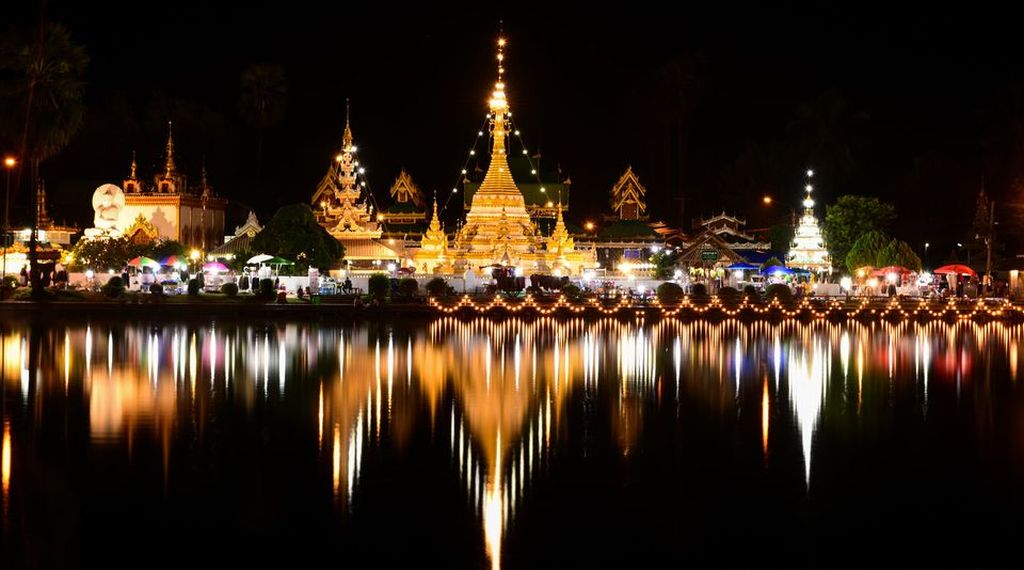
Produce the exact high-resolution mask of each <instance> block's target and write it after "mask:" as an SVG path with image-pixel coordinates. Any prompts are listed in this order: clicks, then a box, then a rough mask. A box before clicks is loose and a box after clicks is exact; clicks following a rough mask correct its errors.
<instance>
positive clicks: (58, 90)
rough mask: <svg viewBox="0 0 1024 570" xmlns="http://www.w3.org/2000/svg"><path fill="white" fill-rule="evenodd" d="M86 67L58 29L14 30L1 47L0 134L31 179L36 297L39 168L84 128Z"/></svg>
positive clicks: (80, 51)
mask: <svg viewBox="0 0 1024 570" xmlns="http://www.w3.org/2000/svg"><path fill="white" fill-rule="evenodd" d="M88 62H89V57H88V55H87V54H86V52H85V48H83V47H82V46H80V45H78V44H76V43H74V41H72V39H71V34H70V32H68V30H67V29H66V28H64V27H63V26H61V25H59V24H45V23H41V24H40V26H39V28H38V30H35V32H34V33H33V34H29V33H28V32H25V31H23V30H20V31H19V30H16V31H13V32H11V33H9V34H8V35H7V36H6V37H5V38H4V39H3V41H2V42H0V85H2V86H3V87H2V88H0V110H2V111H0V130H2V131H3V132H4V134H5V135H6V136H8V137H9V138H10V139H11V140H17V141H19V145H18V146H19V154H20V155H21V157H22V158H23V161H24V162H25V163H26V164H27V165H28V166H29V168H30V174H31V184H32V192H33V194H32V197H31V200H32V202H31V203H32V212H33V215H32V232H31V236H30V238H29V263H30V266H31V269H32V292H33V295H34V296H38V295H39V294H40V293H41V289H42V283H41V282H40V281H39V276H38V264H37V255H36V241H37V240H36V234H37V232H38V228H37V227H36V222H37V220H36V215H35V204H36V198H35V192H37V191H38V188H39V166H40V165H41V164H42V163H43V162H44V161H46V160H47V159H49V158H51V157H53V156H54V155H56V154H57V153H59V152H60V151H61V150H62V149H63V148H64V147H65V146H67V144H68V143H69V142H70V141H71V138H72V137H73V136H74V135H75V133H76V132H77V131H78V129H79V127H80V126H81V124H82V117H83V115H84V104H83V101H82V98H83V95H84V93H85V85H84V83H83V81H82V75H83V74H84V72H85V68H86V66H87V65H88ZM19 172H20V171H19ZM19 178H20V174H19Z"/></svg>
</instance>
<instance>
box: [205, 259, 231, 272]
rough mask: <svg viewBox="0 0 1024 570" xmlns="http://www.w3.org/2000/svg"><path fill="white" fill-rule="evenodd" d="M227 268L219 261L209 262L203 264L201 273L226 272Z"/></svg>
mask: <svg viewBox="0 0 1024 570" xmlns="http://www.w3.org/2000/svg"><path fill="white" fill-rule="evenodd" d="M227 270H228V266H227V265H224V264H223V263H221V262H219V261H211V262H210V263H204V264H203V271H227Z"/></svg>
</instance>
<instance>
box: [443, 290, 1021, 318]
mask: <svg viewBox="0 0 1024 570" xmlns="http://www.w3.org/2000/svg"><path fill="white" fill-rule="evenodd" d="M428 303H429V305H430V306H431V307H432V308H434V309H435V310H437V311H439V312H441V313H443V314H453V313H458V312H460V311H461V312H466V311H468V312H471V313H476V314H485V313H488V312H492V311H495V312H497V311H499V310H500V311H506V312H509V313H513V314H516V313H520V312H529V313H532V314H536V315H540V316H548V315H552V314H555V313H557V312H558V311H563V312H566V313H568V314H572V315H579V314H583V313H586V312H588V311H589V312H591V313H598V314H601V315H604V316H622V315H624V314H632V315H634V316H636V317H639V318H644V317H648V316H660V317H662V318H674V317H678V316H681V315H693V316H701V317H703V316H708V315H709V314H711V315H720V316H724V317H729V318H733V317H738V316H742V315H743V314H746V315H751V316H759V317H765V316H781V317H785V318H796V317H801V316H809V317H812V318H814V319H819V320H820V319H829V318H836V317H845V318H848V319H892V318H898V319H900V320H921V319H922V318H924V319H932V320H936V319H946V318H953V319H956V320H972V319H977V318H986V319H1024V307H1021V306H1020V305H1015V304H1013V303H1011V302H1010V301H1008V300H994V301H990V302H988V303H986V302H985V301H984V300H982V299H979V300H978V301H976V302H969V303H962V302H961V303H957V302H956V301H955V300H953V299H950V300H948V301H945V302H941V301H940V302H934V301H933V302H929V301H927V300H925V299H920V300H917V301H905V302H901V301H899V300H898V299H892V300H890V301H888V302H885V303H883V304H881V305H879V303H878V302H877V301H875V302H873V301H872V300H871V299H867V298H865V299H861V300H859V301H854V302H852V303H851V302H846V303H844V302H842V301H840V300H838V299H832V300H828V301H825V302H824V303H821V302H819V303H817V304H815V303H813V302H812V301H811V299H803V300H801V301H799V302H798V303H796V305H795V306H794V305H790V306H788V307H787V305H785V304H783V303H782V302H781V301H779V299H778V298H773V299H771V300H770V301H768V303H765V304H760V303H752V302H751V301H750V300H749V298H747V297H743V300H742V301H741V302H740V303H739V304H737V305H735V306H732V307H729V306H728V305H727V304H726V303H724V302H723V301H722V299H721V298H720V297H718V296H714V297H711V299H710V300H709V301H708V302H707V303H695V302H694V301H693V300H692V299H690V297H689V296H686V297H684V298H683V300H682V301H681V302H680V303H679V304H677V305H675V306H666V305H662V304H661V303H660V302H659V301H658V300H656V299H655V300H653V301H652V302H651V303H649V304H635V303H633V302H632V301H630V300H629V299H628V298H626V297H621V298H620V299H619V301H618V302H617V303H615V304H613V305H612V306H605V305H604V304H603V303H601V301H600V300H598V299H587V300H585V301H584V302H582V303H573V302H570V301H569V300H568V299H566V298H565V296H564V295H559V296H558V298H557V299H555V301H554V302H552V303H543V304H542V303H538V302H537V300H536V299H535V298H534V297H533V296H532V295H529V294H528V295H526V297H525V298H524V299H523V301H522V302H517V303H511V302H509V301H507V300H505V299H504V298H503V297H495V298H494V299H492V300H490V301H488V302H485V303H477V302H476V301H474V300H473V299H472V298H470V297H469V295H464V296H462V297H461V298H459V300H458V301H456V302H455V303H454V304H446V303H443V302H441V301H440V300H438V299H436V298H433V297H431V298H429V299H428ZM816 305H817V306H816Z"/></svg>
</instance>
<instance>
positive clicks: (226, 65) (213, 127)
mask: <svg viewBox="0 0 1024 570" xmlns="http://www.w3.org/2000/svg"><path fill="white" fill-rule="evenodd" d="M24 4H25V5H23V6H21V7H14V8H15V10H16V11H17V10H22V12H21V13H18V14H15V15H14V17H13V18H12V19H11V22H12V23H13V25H23V26H31V25H33V22H34V21H35V18H36V5H35V4H34V3H32V2H26V3H24ZM444 12H445V9H444V8H442V7H441V6H439V5H437V4H435V3H429V4H423V5H421V6H419V7H417V8H411V9H410V8H406V7H400V6H399V5H397V4H386V5H379V7H378V8H375V9H369V8H363V7H360V8H353V7H352V5H351V4H350V3H331V4H330V5H327V6H324V5H320V4H319V3H313V2H292V3H280V2H275V3H267V4H264V3H258V2H248V3H233V4H214V3H212V2H188V1H178V2H161V3H153V4H149V3H141V2H134V3H128V4H121V3H114V2H66V3H57V2H53V3H50V4H49V5H48V6H47V17H48V18H49V19H50V20H51V21H55V22H61V23H63V24H65V25H67V26H68V27H69V28H70V29H71V31H72V33H73V36H74V38H75V39H76V40H77V41H78V42H80V43H82V44H84V45H85V46H86V48H87V50H88V53H89V55H90V58H91V63H90V65H89V69H88V73H87V81H88V85H87V100H88V104H89V111H88V115H87V119H86V122H85V125H84V126H83V128H82V129H81V131H80V132H79V133H78V135H77V136H76V138H75V140H74V141H73V142H72V144H71V146H69V147H68V148H67V149H66V150H65V152H63V153H62V154H61V155H59V156H58V157H56V158H54V159H52V160H51V161H49V163H47V164H45V165H44V170H43V175H44V177H45V178H46V180H47V184H48V190H49V195H50V209H51V215H52V217H54V218H55V219H57V220H58V221H60V220H62V219H66V220H68V221H75V222H77V223H78V224H79V225H83V226H84V225H87V224H88V222H89V221H90V218H91V209H90V205H89V196H90V195H91V192H92V190H93V189H94V188H95V187H96V186H97V185H98V184H100V183H102V182H115V183H118V182H119V181H120V179H121V178H123V177H124V176H125V175H126V174H127V170H128V164H129V161H130V157H131V152H132V150H133V149H135V150H136V151H137V152H138V156H139V164H140V169H141V174H143V175H145V176H147V177H148V176H151V175H152V174H153V171H154V169H155V167H156V165H157V164H160V163H161V162H162V147H163V143H164V140H165V137H166V135H165V123H166V120H167V119H174V121H175V134H176V142H177V143H178V144H177V148H178V151H177V158H178V162H179V164H180V166H181V167H182V168H184V169H185V170H186V171H187V173H188V174H189V175H190V176H191V177H192V178H193V180H195V179H197V178H198V173H199V168H200V164H201V162H202V160H203V158H204V157H205V159H206V163H207V166H208V169H209V173H210V178H211V182H212V184H213V185H214V186H215V188H216V189H217V191H218V192H219V193H221V194H222V195H225V196H227V197H228V198H230V199H231V200H232V201H235V202H237V204H238V206H237V208H236V209H234V210H232V211H230V212H229V215H230V216H231V218H229V220H228V223H229V226H233V225H234V224H236V223H239V222H240V221H241V218H242V217H244V213H245V211H246V210H248V209H253V210H255V211H256V212H257V214H258V215H259V216H260V217H261V218H264V219H265V218H266V217H268V216H269V215H271V214H272V213H273V211H274V210H275V208H277V207H278V206H280V205H283V204H286V203H290V202H297V201H306V200H308V198H309V196H310V195H311V193H312V192H313V189H314V187H315V185H316V183H317V182H318V180H319V179H320V177H321V176H322V175H323V173H324V171H325V169H326V167H327V165H328V163H329V160H330V159H331V157H332V156H333V154H334V152H335V150H336V148H337V147H338V146H339V144H340V138H341V130H342V126H343V123H344V108H345V99H346V98H350V99H351V101H352V113H353V117H352V121H353V130H354V133H355V137H356V142H357V144H358V145H359V147H360V153H361V160H362V161H363V163H364V164H365V165H366V167H367V169H368V171H369V173H368V174H369V180H370V182H371V185H372V187H373V190H374V192H375V194H376V196H377V197H378V199H385V198H386V192H387V188H388V187H389V185H390V184H391V182H392V181H393V180H394V178H395V177H396V176H397V174H398V171H399V168H400V167H404V168H406V169H407V170H408V171H409V172H410V173H411V174H412V176H413V178H414V180H415V181H416V182H417V183H418V184H419V186H420V187H421V189H423V190H424V191H426V192H428V193H429V192H431V191H433V190H435V189H436V190H437V191H438V192H439V193H441V194H442V195H444V193H445V192H450V189H451V187H452V185H453V183H454V182H456V180H457V179H458V171H459V169H460V167H461V165H462V162H463V160H464V158H465V156H466V152H467V151H468V149H469V148H470V145H471V143H472V141H473V140H474V138H475V135H476V131H477V130H478V129H479V127H480V125H481V122H482V120H483V115H484V113H485V101H486V97H487V95H488V92H489V89H490V87H491V84H492V83H493V80H494V75H495V73H494V64H493V44H494V39H495V37H496V35H497V31H498V21H499V19H504V26H505V33H506V36H507V37H508V39H509V42H510V46H509V50H508V61H507V63H508V65H507V68H508V82H509V97H510V102H511V105H512V109H513V112H514V114H515V117H516V121H517V123H518V125H519V126H520V127H521V129H522V131H523V136H524V138H525V141H526V143H527V145H529V147H530V151H531V153H534V152H536V151H537V150H538V148H539V150H540V152H541V154H542V156H543V162H544V165H545V168H548V167H550V168H552V169H553V168H555V167H556V166H560V167H561V169H562V171H563V173H564V174H565V175H567V176H570V177H571V178H572V182H573V187H572V189H573V197H572V201H571V208H572V211H571V214H570V218H571V219H574V220H577V221H579V220H583V219H585V218H591V217H597V216H599V215H600V214H602V213H605V212H606V210H607V207H608V206H607V196H608V190H609V188H610V187H611V185H612V184H613V183H614V182H615V181H616V179H617V178H618V176H619V175H620V174H621V173H622V171H623V170H624V169H625V167H626V166H627V165H629V164H632V165H633V167H634V169H635V170H636V171H637V173H638V175H639V176H640V178H641V181H642V182H644V183H645V184H646V185H647V187H648V191H649V198H650V202H651V204H652V206H653V213H654V217H655V218H662V219H665V220H666V221H668V222H670V223H672V224H682V225H684V227H686V228H687V229H689V227H690V219H691V218H693V217H696V216H699V215H701V214H705V215H707V214H710V213H713V212H717V211H720V210H722V209H726V210H728V211H730V212H735V213H737V214H739V215H740V216H741V217H747V218H748V219H749V220H750V222H751V224H750V225H751V226H753V227H764V226H766V225H768V224H770V223H773V222H776V221H779V220H781V219H785V218H786V217H787V216H788V214H789V212H790V210H791V209H792V208H794V207H797V205H798V203H799V200H800V199H801V197H802V196H801V188H802V175H803V169H804V168H806V167H808V166H813V167H814V168H815V169H816V171H817V172H818V176H817V180H816V184H817V192H818V194H817V196H818V201H819V204H826V203H829V202H830V201H831V200H832V199H833V198H834V197H836V196H838V195H840V194H843V193H856V194H866V195H875V196H879V197H881V198H883V199H886V200H889V201H892V202H894V203H895V204H896V206H897V212H898V214H899V220H898V227H896V228H894V233H895V234H896V235H897V236H899V237H902V238H904V239H907V240H908V241H910V242H911V244H912V245H914V246H915V247H916V248H919V247H920V244H921V243H923V242H924V241H931V242H933V243H934V244H935V245H936V246H937V247H936V249H935V250H933V251H937V252H940V253H941V254H942V255H944V254H945V251H948V250H949V245H950V244H951V243H953V242H955V241H957V240H958V239H960V237H961V235H963V234H964V233H965V232H966V231H967V228H968V227H969V225H970V220H971V218H972V217H973V213H974V201H975V198H976V195H977V192H978V190H979V189H980V188H981V187H982V184H983V183H984V184H985V187H986V189H987V191H988V192H989V193H991V194H993V195H994V196H995V197H996V200H997V201H999V202H1006V201H1009V200H1018V201H1019V199H1020V197H1019V196H1017V193H1018V192H1017V191H1015V190H1014V185H1013V183H1012V181H1013V180H1014V178H1015V177H1016V176H1018V175H1019V174H1021V173H1024V162H1022V161H1021V160H1020V159H1019V158H1017V156H1019V155H1020V151H1021V150H1022V148H1024V145H1022V143H1024V122H1022V121H1024V114H1022V113H1021V110H1020V107H1021V103H1022V102H1024V89H1021V88H1020V86H1021V85H1024V83H1021V80H1022V79H1024V68H1022V66H1021V61H1022V57H1021V50H1020V47H1019V45H1018V43H1017V42H1016V33H1015V30H1014V29H1013V27H1014V25H1015V20H1014V19H1013V18H1011V17H1010V16H1009V15H1008V14H999V13H996V12H995V11H986V13H985V14H984V15H972V14H970V13H965V12H964V9H963V7H959V8H956V9H954V8H952V7H951V8H949V9H939V8H936V7H935V6H934V5H930V6H928V7H927V9H925V8H924V7H921V8H919V9H900V10H899V11H895V12H894V11H891V10H889V9H883V8H881V7H866V6H864V5H862V4H852V3H851V4H845V5H835V6H828V7H816V8H799V9H798V8H795V7H793V8H778V7H763V8H747V7H740V6H731V5H730V6H726V7H725V8H722V9H717V10H711V9H707V10H706V9H704V8H694V7H682V6H676V7H672V8H671V9H669V8H664V7H662V8H656V7H644V6H641V5H637V4H624V5H619V6H617V7H616V8H615V9H608V8H605V7H600V6H599V5H597V4H586V5H580V6H577V7H574V8H568V9H555V8H553V7H552V6H550V5H548V6H545V5H540V6H530V5H517V6H516V7H513V6H511V5H509V6H508V7H505V8H501V9H499V8H495V9H493V10H485V11H457V12H451V13H447V14H446V13H444ZM264 62H266V63H277V64H282V65H284V66H285V68H286V71H287V78H288V90H289V101H288V108H287V114H286V117H285V119H284V121H283V122H282V123H280V125H278V126H276V127H272V128H270V129H269V130H268V131H267V132H266V139H265V140H266V142H265V148H264V160H263V167H262V170H263V174H264V176H263V177H262V180H260V181H257V180H256V178H255V168H256V167H255V157H256V143H255V141H256V135H255V131H254V130H253V129H252V128H251V127H249V126H248V125H247V124H246V123H245V122H244V121H243V120H242V118H241V117H240V114H239V111H238V99H239V75H240V73H241V71H242V70H243V69H244V68H246V67H247V66H248V65H250V64H254V63H264ZM673 69H675V70H679V69H693V70H695V71H694V73H692V74H683V75H682V76H684V80H683V81H682V82H679V81H675V82H673V81H672V79H671V78H672V77H680V76H681V75H680V74H675V75H673V73H672V71H671V70H673ZM801 109H804V110H805V111H806V112H804V113H802V112H801ZM801 117H802V119H801ZM1015 125H1016V126H1015ZM10 147H11V142H10V141H0V150H5V149H7V148H10ZM837 149H839V150H837ZM836 156H848V158H844V159H841V160H840V159H835V157H836ZM816 157H819V158H816ZM820 157H825V158H820ZM1018 163H1021V164H1018ZM766 193H767V194H771V195H772V196H774V197H775V198H776V203H775V205H774V206H772V207H771V209H770V210H769V209H766V208H765V207H764V206H763V205H762V204H761V201H760V198H761V196H762V195H763V194H766ZM18 196H19V198H18V199H19V201H20V202H22V203H20V204H18V205H17V206H20V209H19V208H16V211H19V212H25V211H27V209H26V206H27V205H26V204H24V203H23V202H24V201H25V200H24V198H25V192H24V191H21V192H19V194H18ZM679 196H685V202H682V205H683V207H684V208H685V212H684V214H683V215H684V216H685V221H684V220H682V219H680V206H681V202H680V201H679V200H678V197H679ZM997 203H998V202H997ZM453 210H454V209H453ZM823 213H824V212H823V209H821V210H819V215H821V214H823ZM453 214H454V211H449V217H453ZM999 215H1000V216H1001V217H1003V218H1008V216H1006V215H1005V214H1004V213H1000V214H999ZM939 248H944V249H939Z"/></svg>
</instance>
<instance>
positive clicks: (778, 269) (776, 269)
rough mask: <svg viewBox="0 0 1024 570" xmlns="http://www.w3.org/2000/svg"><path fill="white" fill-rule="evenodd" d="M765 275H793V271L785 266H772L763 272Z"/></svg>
mask: <svg viewBox="0 0 1024 570" xmlns="http://www.w3.org/2000/svg"><path fill="white" fill-rule="evenodd" d="M761 273H762V274H763V275H774V274H776V273H782V274H785V275H792V274H793V270H792V269H790V268H788V267H786V266H785V265H770V266H768V267H765V268H764V269H762V270H761Z"/></svg>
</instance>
